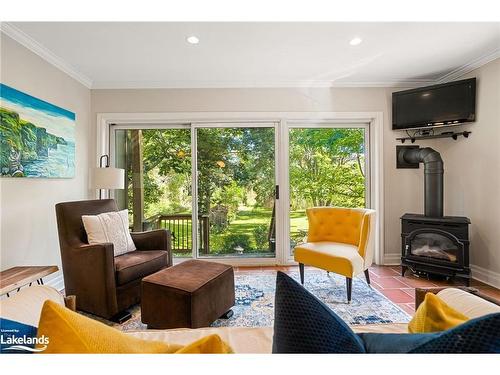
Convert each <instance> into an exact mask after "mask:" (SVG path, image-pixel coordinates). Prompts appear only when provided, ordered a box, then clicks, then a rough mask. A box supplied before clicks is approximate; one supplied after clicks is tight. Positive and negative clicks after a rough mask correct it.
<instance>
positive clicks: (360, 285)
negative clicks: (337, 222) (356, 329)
mask: <svg viewBox="0 0 500 375" xmlns="http://www.w3.org/2000/svg"><path fill="white" fill-rule="evenodd" d="M289 275H290V276H291V277H293V278H294V279H295V280H297V281H298V280H299V274H298V272H291V273H289ZM235 282H236V286H235V287H236V305H235V306H234V307H233V312H234V315H233V316H232V317H231V318H230V319H227V320H224V319H219V320H217V321H215V322H214V323H213V324H212V326H214V327H235V326H236V327H269V326H272V325H273V321H274V293H275V284H276V274H267V273H264V274H248V275H245V274H239V275H237V276H236V277H235ZM305 287H306V289H307V290H309V291H310V292H311V293H313V294H314V295H315V296H316V297H318V298H319V299H320V300H321V301H323V302H324V303H325V304H326V305H328V306H329V307H330V308H331V309H332V310H333V311H335V313H336V314H338V315H339V316H340V317H341V318H342V319H344V321H345V322H346V323H349V324H376V323H407V322H409V321H410V319H411V317H410V316H409V315H408V314H407V313H406V312H404V311H403V310H401V309H400V308H399V307H398V306H397V305H395V304H394V303H392V302H391V301H389V300H388V299H387V297H385V296H384V295H383V294H381V293H379V292H378V291H377V290H375V289H373V288H371V287H370V286H369V285H368V284H366V282H365V281H364V280H362V279H360V278H355V279H354V280H353V285H352V300H351V303H350V304H348V303H347V296H346V285H345V277H343V276H339V275H336V274H332V273H330V274H327V273H326V272H325V271H320V270H306V273H305Z"/></svg>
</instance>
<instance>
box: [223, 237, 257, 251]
mask: <svg viewBox="0 0 500 375" xmlns="http://www.w3.org/2000/svg"><path fill="white" fill-rule="evenodd" d="M237 246H241V247H242V248H243V251H247V252H248V251H250V250H251V244H250V236H249V235H247V234H228V235H227V236H225V237H224V240H223V241H222V252H223V253H234V252H235V250H234V248H235V247H237Z"/></svg>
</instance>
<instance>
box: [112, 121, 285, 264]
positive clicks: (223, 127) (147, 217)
mask: <svg viewBox="0 0 500 375" xmlns="http://www.w3.org/2000/svg"><path fill="white" fill-rule="evenodd" d="M275 128H276V125H275V124H273V123H270V124H263V123H257V124H253V123H249V124H217V125H214V124H188V125H164V126H154V128H149V127H148V126H147V125H144V126H141V125H135V126H131V125H123V126H119V125H115V126H113V127H112V129H111V136H110V140H111V144H112V148H111V156H112V162H113V163H114V165H115V166H117V167H119V168H123V169H125V170H126V173H125V180H126V181H125V189H124V190H117V191H115V192H114V197H115V198H116V200H117V203H118V205H119V206H120V208H122V209H123V208H127V209H128V210H129V220H130V228H131V230H134V231H142V230H150V229H160V228H163V229H169V230H170V232H171V234H172V249H173V253H174V257H176V258H188V257H196V258H212V259H224V258H234V259H245V258H252V259H253V260H255V259H259V258H266V259H268V260H269V258H271V259H272V258H275V256H276V221H277V220H276V204H275V189H276V178H275V173H276V150H275V138H276V129H275ZM234 259H233V260H234Z"/></svg>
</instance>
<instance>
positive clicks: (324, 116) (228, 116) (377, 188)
mask: <svg viewBox="0 0 500 375" xmlns="http://www.w3.org/2000/svg"><path fill="white" fill-rule="evenodd" d="M298 121H304V122H315V121H318V122H324V123H326V122H331V123H335V122H343V121H345V122H349V123H352V122H359V123H369V124H370V129H369V135H370V147H371V151H372V153H371V155H370V156H371V157H370V170H371V178H372V181H371V184H372V185H371V189H372V192H371V194H370V197H371V207H372V208H374V209H375V210H376V211H377V222H376V233H375V235H376V245H375V246H376V250H375V263H377V264H383V261H384V259H385V258H384V231H383V228H384V195H383V191H384V190H383V177H384V170H383V168H384V165H383V124H384V123H383V113H382V112H163V113H98V114H97V140H96V141H97V148H96V152H97V156H99V155H104V154H109V151H110V150H109V130H110V129H109V128H110V124H120V126H123V125H124V124H125V125H126V124H142V126H147V127H149V126H150V125H151V124H157V125H158V124H168V123H184V124H185V123H193V124H197V125H196V126H199V125H200V124H198V123H212V124H219V125H220V124H224V123H226V124H229V123H249V124H250V123H262V122H268V123H279V126H278V128H280V129H281V130H282V132H283V131H285V130H286V129H287V127H286V124H287V122H298ZM255 125H256V124H254V126H255ZM283 129H285V130H283ZM279 136H280V137H281V142H282V143H283V144H282V145H281V146H282V147H284V146H286V139H287V137H286V136H285V135H284V134H280V135H279ZM280 161H281V162H282V163H283V162H284V161H283V160H280ZM283 167H285V168H286V167H287V165H286V162H284V164H283ZM284 175H286V173H282V174H281V175H280V176H277V177H278V181H279V184H280V186H281V189H283V188H284V189H287V185H286V181H285V177H284ZM282 191H283V190H282ZM285 196H287V194H286V195H285ZM283 203H284V204H286V203H287V202H283ZM280 211H284V210H283V209H282V210H280ZM281 222H282V223H283V224H282V225H281V230H280V229H279V228H277V231H279V232H280V233H281V240H282V241H281V242H282V244H283V240H284V239H286V238H288V235H287V233H286V230H287V228H288V225H287V224H286V220H283V218H282V220H281ZM285 246H286V245H285ZM286 248H288V246H286ZM283 251H284V250H283ZM283 251H282V252H283ZM279 252H280V251H279V250H277V252H276V253H277V256H278V258H276V259H272V261H274V262H277V261H278V262H280V263H285V262H286V261H287V260H286V259H283V258H284V257H285V255H283V256H282V257H281V258H280V257H279V255H278V254H279ZM283 254H284V253H283ZM227 259H230V258H227ZM233 259H234V258H233ZM247 259H248V260H245V262H252V261H253V262H257V259H252V258H247ZM235 260H238V264H242V263H240V262H239V261H241V260H243V259H235ZM261 260H262V261H263V262H264V260H265V258H261V259H259V260H258V261H259V262H260V261H261ZM221 261H222V260H221ZM266 262H267V261H266ZM266 262H264V263H266ZM250 264H252V265H262V264H263V263H259V264H253V263H250ZM250 264H248V265H250ZM266 264H268V263H266ZM271 264H272V263H271Z"/></svg>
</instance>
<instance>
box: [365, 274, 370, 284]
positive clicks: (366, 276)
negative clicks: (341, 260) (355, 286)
mask: <svg viewBox="0 0 500 375" xmlns="http://www.w3.org/2000/svg"><path fill="white" fill-rule="evenodd" d="M365 279H366V283H367V284H368V285H370V272H368V270H365Z"/></svg>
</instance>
